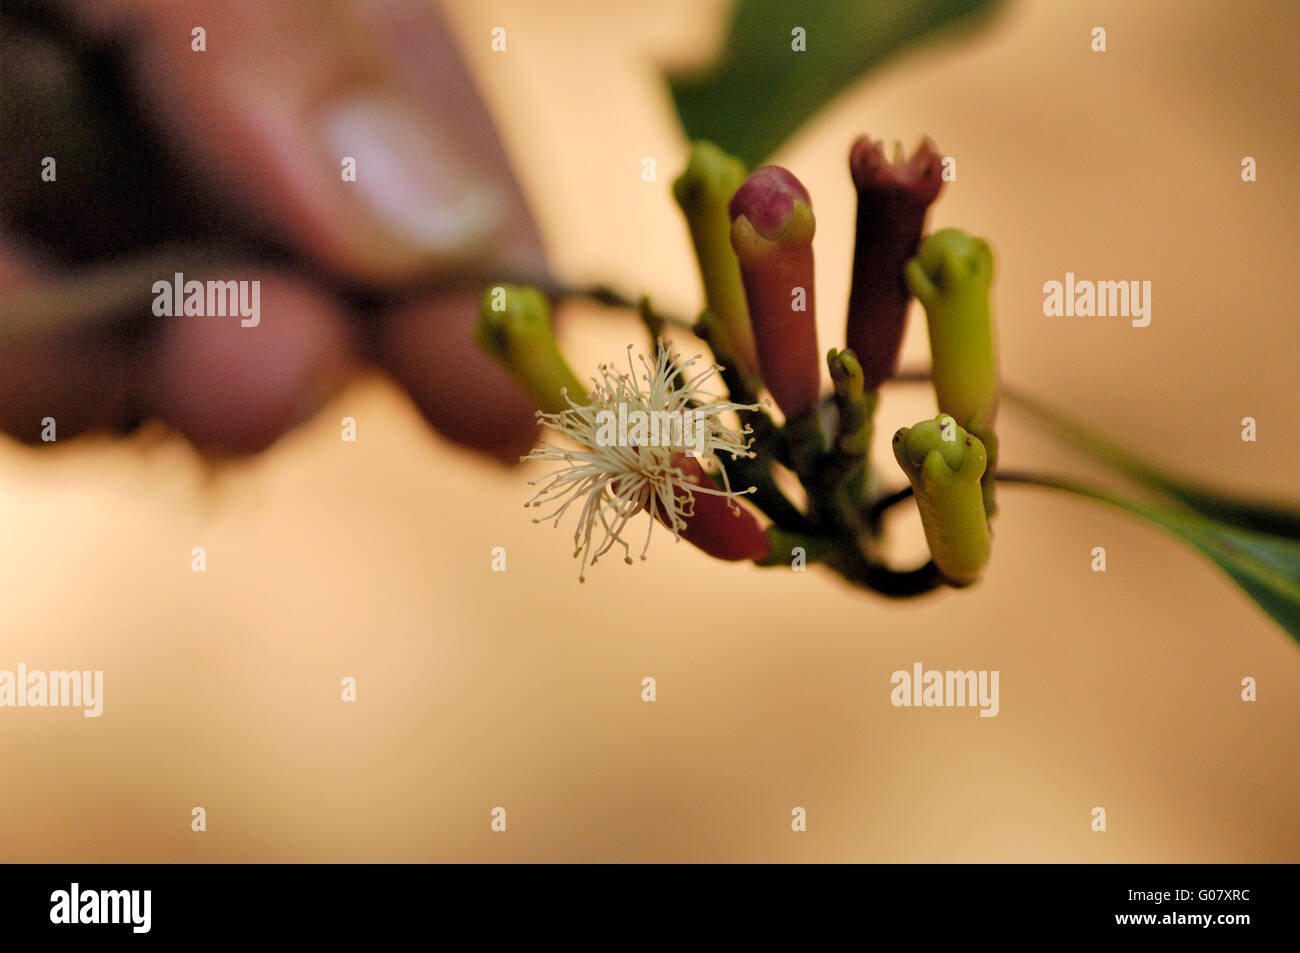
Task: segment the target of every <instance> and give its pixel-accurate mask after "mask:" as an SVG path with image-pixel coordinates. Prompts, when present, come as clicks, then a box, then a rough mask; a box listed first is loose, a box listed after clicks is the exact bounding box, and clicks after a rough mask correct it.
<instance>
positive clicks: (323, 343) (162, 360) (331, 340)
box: [142, 273, 356, 454]
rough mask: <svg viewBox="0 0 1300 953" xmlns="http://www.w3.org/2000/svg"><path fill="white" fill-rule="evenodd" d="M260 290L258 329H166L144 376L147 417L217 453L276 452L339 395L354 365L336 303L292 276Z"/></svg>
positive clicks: (272, 277) (199, 323) (201, 320)
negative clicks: (280, 440)
mask: <svg viewBox="0 0 1300 953" xmlns="http://www.w3.org/2000/svg"><path fill="white" fill-rule="evenodd" d="M255 280H258V281H259V282H260V284H259V286H258V287H259V299H258V301H259V308H258V310H259V314H258V315H257V323H256V325H255V326H251V327H245V326H244V319H241V318H238V317H215V318H214V317H181V318H169V319H166V324H165V325H164V327H163V329H162V331H161V333H160V336H159V339H158V342H157V345H156V349H155V352H154V354H153V355H152V357H151V362H150V368H149V373H148V374H147V376H146V382H145V394H144V396H143V398H142V402H143V404H144V406H145V408H146V409H147V410H148V411H149V412H150V413H152V414H153V415H155V416H157V417H159V418H161V419H162V420H164V421H166V422H167V423H169V424H171V425H172V426H173V427H175V428H176V429H177V430H179V431H180V432H181V433H182V434H184V435H185V436H186V437H187V438H189V440H190V441H191V442H192V443H194V444H195V445H196V446H198V447H200V448H201V449H203V450H206V451H209V452H212V453H218V454H242V453H255V452H257V451H260V450H264V449H265V448H267V447H269V446H270V445H271V444H272V443H274V442H275V441H276V440H277V439H278V438H279V437H280V436H281V435H283V434H284V433H285V432H287V431H288V430H290V429H291V428H293V427H294V426H295V425H297V424H299V423H301V422H303V421H304V420H306V419H308V418H309V417H311V416H312V415H314V414H315V413H316V411H317V410H319V409H320V407H321V406H322V405H323V404H324V403H325V402H326V401H327V400H328V399H329V398H330V397H331V396H333V395H334V394H335V393H337V391H338V390H340V389H341V388H342V387H343V385H344V384H345V382H346V380H347V378H348V375H349V373H350V371H351V369H352V367H353V366H354V364H355V360H356V356H355V348H354V342H353V339H352V335H351V333H350V330H349V327H348V324H347V322H346V320H345V319H344V317H343V315H342V314H341V313H340V312H339V309H338V307H337V305H336V304H335V303H334V301H332V300H331V299H329V298H327V297H325V296H324V295H322V294H321V293H320V292H318V291H316V290H315V289H314V288H313V287H312V286H311V285H309V284H307V283H305V282H303V281H301V280H299V279H297V278H293V277H290V276H288V275H283V274H275V273H271V274H266V275H262V276H259V277H258V278H257V279H255ZM249 320H251V319H249Z"/></svg>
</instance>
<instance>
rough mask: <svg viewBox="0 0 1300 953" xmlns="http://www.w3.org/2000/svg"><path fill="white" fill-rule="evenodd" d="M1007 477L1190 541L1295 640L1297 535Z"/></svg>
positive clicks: (1299, 626)
mask: <svg viewBox="0 0 1300 953" xmlns="http://www.w3.org/2000/svg"><path fill="white" fill-rule="evenodd" d="M1008 477H1010V481H1011V482H1020V483H1036V484H1038V485H1041V486H1049V487H1052V488H1054V489H1058V490H1066V491H1068V492H1071V493H1077V494H1079V495H1081V496H1086V497H1090V498H1091V499H1094V500H1100V501H1101V502H1103V503H1109V504H1110V505H1112V506H1116V507H1119V508H1120V509H1123V510H1127V511H1128V512H1130V513H1132V514H1134V515H1135V516H1139V517H1141V518H1142V519H1145V520H1147V521H1148V522H1150V523H1153V524H1155V525H1156V526H1158V527H1160V528H1161V529H1163V530H1165V531H1167V532H1169V533H1172V534H1173V535H1175V536H1177V537H1179V538H1180V539H1182V540H1184V541H1185V542H1187V543H1190V544H1191V545H1192V546H1194V547H1196V548H1197V549H1198V550H1200V552H1201V553H1203V554H1204V555H1205V556H1207V557H1209V558H1210V559H1211V560H1213V562H1214V563H1215V564H1216V565H1217V566H1218V567H1219V568H1220V569H1222V570H1223V571H1224V572H1225V573H1227V574H1228V576H1229V577H1231V579H1232V580H1233V582H1235V583H1236V584H1237V585H1238V586H1240V587H1241V588H1242V589H1243V590H1244V591H1245V593H1246V594H1247V595H1248V596H1250V597H1251V598H1252V599H1254V600H1255V602H1257V603H1258V604H1259V606H1260V607H1261V608H1262V609H1263V610H1264V611H1265V612H1267V613H1268V614H1269V615H1270V616H1272V617H1273V619H1274V620H1275V621H1276V622H1277V624H1278V625H1280V626H1282V628H1283V629H1285V630H1286V632H1287V634H1288V635H1290V636H1291V638H1293V639H1295V640H1296V642H1297V643H1300V540H1297V539H1292V538H1288V537H1286V536H1282V535H1277V534H1271V533H1262V532H1258V531H1255V530H1249V529H1241V528H1240V527H1236V526H1230V525H1228V524H1226V523H1222V522H1220V521H1218V520H1215V519H1212V518H1210V517H1208V516H1206V515H1204V514H1201V513H1196V512H1192V511H1190V510H1184V509H1181V508H1178V507H1173V506H1166V505H1163V504H1159V503H1149V502H1146V501H1141V500H1130V499H1128V498H1126V497H1122V496H1117V495H1116V494H1114V493H1111V492H1110V491H1108V490H1102V489H1099V488H1096V487H1092V486H1087V485H1085V484H1082V483H1077V482H1075V481H1072V480H1063V479H1062V480H1058V479H1056V478H1050V477H1049V478H1038V477H1029V476H1014V475H1010V474H1007V475H1004V476H1003V479H1004V480H1005V479H1007V478H1008Z"/></svg>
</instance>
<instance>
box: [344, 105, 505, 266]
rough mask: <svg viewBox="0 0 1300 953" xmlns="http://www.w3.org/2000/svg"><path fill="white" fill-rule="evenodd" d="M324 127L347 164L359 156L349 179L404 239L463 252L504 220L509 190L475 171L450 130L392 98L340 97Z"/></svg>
mask: <svg viewBox="0 0 1300 953" xmlns="http://www.w3.org/2000/svg"><path fill="white" fill-rule="evenodd" d="M323 130H324V138H325V144H326V147H327V149H328V150H329V151H330V153H331V154H333V155H335V156H337V157H338V158H337V161H338V162H339V163H340V169H342V168H343V166H342V162H343V158H344V157H349V156H350V157H351V158H353V159H355V160H356V180H355V182H350V183H349V184H350V185H351V186H353V187H355V188H356V191H357V195H358V197H359V198H360V199H361V201H362V202H363V203H364V204H365V205H366V206H367V207H368V208H369V210H370V212H371V213H372V214H373V215H375V216H376V217H377V218H378V219H379V221H380V222H381V223H382V224H383V225H384V226H385V227H386V228H388V229H389V230H391V231H392V232H393V233H394V235H395V237H397V238H398V239H399V240H404V241H406V242H409V243H411V244H413V245H415V246H417V247H418V248H420V249H422V250H424V251H426V252H433V253H437V254H445V255H448V256H452V257H459V256H462V255H468V254H472V253H473V252H474V251H476V250H478V249H479V248H480V247H481V246H483V245H484V243H485V242H486V241H487V239H489V238H490V237H491V236H492V235H493V233H494V232H495V231H496V230H497V229H498V228H499V227H500V226H501V224H502V222H503V221H504V219H505V215H506V211H507V208H508V205H509V202H508V199H507V197H506V192H505V189H504V188H503V187H502V186H501V185H500V184H498V183H495V182H492V181H490V180H485V179H483V178H481V177H480V176H479V175H478V174H476V172H475V171H474V169H473V165H472V161H471V158H470V157H469V156H466V155H465V154H464V151H463V149H462V147H461V145H460V143H458V142H456V141H455V138H454V137H453V136H452V135H451V134H449V133H444V132H442V131H440V130H439V129H437V128H436V126H434V125H433V124H432V123H431V122H430V121H429V120H428V119H426V118H425V117H424V116H422V115H420V114H419V113H417V112H416V111H415V110H413V109H412V108H411V107H409V106H407V105H405V104H403V103H401V102H399V101H397V100H395V99H393V98H391V97H388V96H384V95H382V94H368V95H359V96H351V97H348V98H346V99H343V100H341V101H338V102H335V103H333V104H331V106H330V107H329V108H328V109H327V110H326V112H325V115H324V118H323ZM345 181H347V180H345Z"/></svg>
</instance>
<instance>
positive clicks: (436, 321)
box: [375, 293, 537, 463]
mask: <svg viewBox="0 0 1300 953" xmlns="http://www.w3.org/2000/svg"><path fill="white" fill-rule="evenodd" d="M477 314H478V295H476V294H470V293H463V294H456V295H448V296H446V297H443V298H439V299H436V300H429V301H422V302H419V303H417V304H412V305H407V306H405V307H401V308H398V309H396V310H394V311H392V312H390V313H388V314H386V315H383V316H382V317H381V318H380V324H379V327H378V328H377V342H376V345H375V352H376V358H377V360H378V361H379V362H380V363H381V364H382V365H383V366H384V367H385V368H387V370H388V372H389V373H390V374H391V375H392V376H393V377H394V378H395V379H396V380H397V381H398V383H400V384H401V385H402V386H403V387H405V388H406V390H407V391H408V392H409V393H410V395H411V398H412V399H413V400H414V401H415V403H416V406H417V407H419V408H420V411H421V412H422V413H423V414H424V416H425V418H426V419H427V420H428V421H429V423H431V424H432V425H433V426H434V427H435V428H436V429H437V430H438V431H439V432H440V433H441V434H442V435H443V436H445V437H447V438H448V439H450V440H453V441H455V442H457V443H459V444H463V445H464V446H467V447H471V448H473V449H475V450H480V451H483V452H485V453H487V454H490V455H491V456H494V457H496V458H497V459H499V460H501V461H502V462H504V463H517V462H518V461H519V457H520V455H521V454H523V453H527V452H528V450H529V449H530V448H531V447H532V445H533V440H534V438H535V437H536V435H537V422H536V419H535V417H534V407H533V404H532V402H531V401H529V400H528V398H527V397H526V396H525V395H524V392H523V390H522V389H521V388H520V387H519V385H518V384H516V383H515V382H514V380H513V379H512V378H511V377H510V376H509V375H508V374H507V373H506V371H505V369H504V368H502V367H501V365H499V364H497V363H496V362H495V361H493V360H491V359H490V358H489V357H488V356H487V355H485V354H484V353H483V352H482V351H480V350H479V349H478V347H477V346H476V345H475V344H474V342H473V337H472V334H471V330H472V328H473V324H474V321H475V320H476V318H477Z"/></svg>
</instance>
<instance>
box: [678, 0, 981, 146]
mask: <svg viewBox="0 0 1300 953" xmlns="http://www.w3.org/2000/svg"><path fill="white" fill-rule="evenodd" d="M995 5H996V0H907V2H902V0H804V2H793V3H792V2H791V0H738V2H737V3H736V5H735V8H734V10H733V13H732V19H731V24H730V27H729V28H728V31H727V38H726V41H725V43H724V45H723V49H722V52H721V55H720V56H719V57H718V59H717V60H716V61H715V62H714V63H713V64H712V66H710V67H709V68H707V69H705V70H704V71H703V72H697V73H691V74H682V73H677V74H673V75H670V76H669V77H668V83H669V86H670V88H671V90H672V96H673V101H674V102H675V103H676V105H677V115H678V116H679V117H680V118H681V122H682V127H683V128H684V129H685V131H686V137H687V138H688V139H691V140H696V139H707V140H709V141H710V142H713V143H715V144H716V145H718V146H721V147H722V148H723V149H724V150H726V151H727V152H729V153H731V154H732V155H735V156H739V157H740V158H741V159H743V160H744V161H745V163H746V165H748V166H750V167H751V168H752V167H754V166H757V165H761V164H762V162H763V160H764V159H766V158H767V157H768V156H770V155H771V154H772V153H773V152H775V151H776V149H777V148H778V147H779V146H780V145H781V144H782V143H783V142H785V140H786V139H787V138H788V137H789V136H790V134H791V133H793V132H794V131H795V130H796V129H798V128H799V127H800V126H802V125H803V124H804V123H805V122H807V121H808V120H809V119H810V118H811V117H812V116H813V114H814V113H816V112H817V110H818V109H820V108H821V107H822V106H824V105H825V104H826V103H828V102H829V101H830V100H831V99H833V98H834V97H835V96H836V95H838V94H839V93H840V92H842V91H843V90H844V89H845V88H846V87H847V86H848V85H849V84H850V83H852V82H853V81H854V80H855V79H857V78H858V77H859V76H861V75H862V74H863V73H865V72H866V71H867V70H869V69H871V68H872V67H873V66H876V65H878V64H879V63H881V62H882V61H883V60H885V59H887V58H888V57H889V56H891V55H892V54H894V53H897V52H899V51H900V50H902V49H903V48H905V47H906V46H908V45H909V44H911V43H914V42H916V41H917V40H919V39H921V38H923V37H927V36H929V35H931V34H935V33H938V32H939V31H940V30H941V29H944V28H950V27H953V26H956V25H957V24H958V22H959V21H963V23H964V22H965V21H967V18H969V17H971V15H972V14H982V13H984V12H985V11H987V10H988V9H991V8H992V7H993V6H995ZM796 27H801V28H802V29H803V30H804V42H805V49H804V50H803V51H796V50H795V49H793V48H792V47H793V42H794V34H793V31H794V30H795V28H796Z"/></svg>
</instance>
